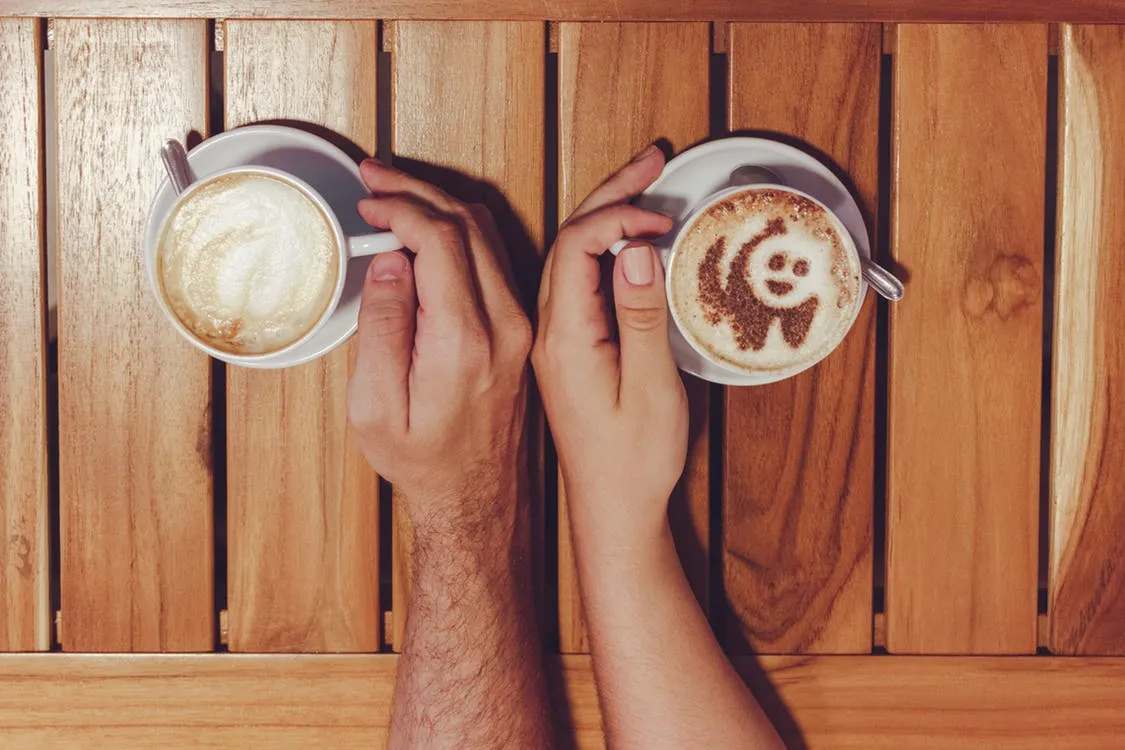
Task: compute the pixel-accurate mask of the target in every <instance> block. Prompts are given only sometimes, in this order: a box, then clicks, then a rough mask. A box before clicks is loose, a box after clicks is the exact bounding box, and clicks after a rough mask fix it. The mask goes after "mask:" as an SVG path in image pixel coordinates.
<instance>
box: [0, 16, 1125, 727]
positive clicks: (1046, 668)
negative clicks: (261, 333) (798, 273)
mask: <svg viewBox="0 0 1125 750" xmlns="http://www.w3.org/2000/svg"><path fill="white" fill-rule="evenodd" d="M930 5H931V4H930V3H926V2H923V0H839V1H836V0H817V2H811V3H796V2H792V0H785V1H784V2H783V1H782V0H757V1H756V2H753V3H751V2H738V1H737V0H697V1H696V2H692V3H682V2H676V1H674V0H649V1H648V2H640V0H622V1H621V2H617V3H606V2H604V0H597V1H595V0H577V1H576V2H570V3H562V2H544V3H528V2H525V0H466V1H465V2H461V3H444V2H443V3H438V2H436V1H435V0H417V1H408V0H370V2H360V1H359V0H325V1H323V2H318V1H317V0H262V2H258V3H253V4H251V3H248V2H242V1H241V0H167V1H166V2H152V1H151V0H149V2H145V3H139V2H135V1H133V0H92V1H86V2H80V1H79V0H4V1H3V2H0V253H2V254H0V591H2V592H3V597H4V607H3V608H0V651H8V652H13V653H9V654H5V655H3V656H0V737H2V738H3V739H2V741H0V744H2V745H3V747H5V748H24V747H27V748H45V747H66V748H71V747H106V748H119V747H126V746H136V747H181V746H185V745H188V744H191V745H193V746H206V747H236V746H237V747H283V746H294V747H302V746H303V747H307V746H311V745H312V744H313V743H323V744H324V745H326V746H328V747H340V748H343V747H369V746H371V745H372V744H374V745H376V746H381V745H382V743H383V742H384V739H385V734H386V726H387V716H388V706H389V701H390V695H391V686H392V679H393V673H394V669H395V659H396V657H395V656H394V654H393V652H394V650H395V649H396V647H397V646H398V645H399V643H400V642H401V638H400V636H401V632H402V623H403V621H404V617H405V612H406V608H407V606H408V603H409V587H408V580H409V577H408V575H407V572H408V569H409V564H410V552H409V549H408V545H406V544H403V543H401V542H402V540H404V539H405V538H406V537H405V534H404V533H403V530H402V528H401V526H402V524H401V522H400V519H398V518H396V516H395V513H394V509H393V502H392V494H393V493H392V491H391V489H390V488H388V487H381V486H380V482H379V479H378V477H376V476H375V475H374V474H373V473H372V472H371V471H370V470H369V468H368V467H367V465H366V464H365V463H364V461H363V459H362V457H361V456H360V454H359V452H358V451H357V449H356V447H355V445H354V444H353V442H352V441H351V439H350V438H349V436H348V434H347V430H346V425H345V417H344V386H345V382H346V379H347V376H348V369H349V366H350V358H351V347H345V348H343V349H342V350H340V351H337V352H335V353H333V354H332V355H330V356H328V357H325V358H324V359H322V360H319V361H316V362H313V363H310V364H307V365H303V366H301V367H298V368H294V369H291V370H287V371H285V372H259V371H251V370H245V369H239V368H233V367H232V368H228V367H224V366H222V365H218V364H215V363H213V362H211V361H209V360H208V359H207V358H206V357H205V356H203V355H201V354H200V353H199V352H197V351H195V350H194V349H193V348H191V347H190V346H189V345H187V344H185V343H184V342H182V341H181V340H179V339H178V338H177V337H176V336H174V335H173V334H172V333H171V331H170V329H169V328H168V326H167V324H166V323H165V321H163V320H162V319H161V318H160V316H159V314H158V312H157V309H156V306H155V304H154V301H153V299H152V298H151V294H150V292H149V290H148V288H147V285H146V282H145V280H144V279H143V277H142V264H141V258H140V254H139V248H138V234H139V231H140V228H141V226H142V223H143V221H144V214H145V210H146V208H147V206H148V201H149V198H150V196H151V194H152V192H153V190H154V188H155V187H156V185H157V184H158V182H159V180H160V179H161V176H162V175H161V167H160V163H159V161H158V160H157V158H156V149H157V146H158V144H159V143H160V142H161V140H162V139H164V138H167V137H170V136H179V137H185V136H186V137H188V138H189V139H192V138H193V139H195V140H198V139H199V138H201V137H206V136H208V135H212V134H214V133H217V132H220V131H222V130H225V129H229V128H233V127H236V126H238V125H241V124H244V123H248V122H256V121H264V120H269V121H277V120H284V121H294V122H298V123H302V127H307V128H310V129H313V130H314V131H316V132H320V133H322V134H324V133H328V134H330V135H331V136H332V137H333V139H335V140H337V141H338V142H342V143H344V144H345V145H346V147H347V148H348V149H349V150H351V151H352V152H353V153H354V154H355V155H356V156H357V157H359V156H361V155H362V154H371V153H376V152H378V153H379V154H380V155H382V156H383V157H384V158H393V159H394V160H395V161H396V162H398V163H405V164H406V165H407V168H409V169H411V170H413V171H415V172H416V173H418V174H419V175H421V176H423V177H427V178H430V179H433V180H435V181H437V182H439V183H441V184H443V185H445V186H446V187H448V188H449V189H450V190H451V191H453V192H456V193H458V194H459V195H461V196H462V197H465V198H468V199H476V200H482V199H483V200H485V201H486V202H488V203H489V204H490V205H491V206H492V208H493V209H494V210H495V211H496V212H497V213H498V215H499V216H500V218H501V223H502V224H503V227H504V231H505V233H506V236H507V240H508V243H509V245H510V248H511V251H512V253H513V254H514V256H515V260H516V264H517V266H518V268H519V270H520V275H521V277H522V281H523V282H524V283H525V285H526V288H527V290H529V291H530V290H532V289H534V288H535V286H536V275H537V268H538V261H539V258H540V256H541V253H542V251H543V248H544V245H545V244H546V243H547V242H549V240H550V238H551V236H552V234H553V231H554V229H555V228H556V227H557V224H558V221H559V218H560V217H564V216H565V215H566V214H567V213H568V212H569V211H570V210H571V209H572V208H573V207H574V206H575V205H576V203H577V201H578V200H579V199H580V198H581V197H582V196H583V195H584V194H585V193H586V192H587V191H589V190H590V188H591V187H592V186H594V185H595V184H596V183H597V182H598V181H600V180H601V179H602V178H603V177H604V176H605V175H606V174H607V173H608V172H610V171H611V170H612V169H613V168H614V167H615V165H617V164H619V163H621V162H622V161H624V160H625V159H627V158H628V157H629V156H630V155H631V154H632V153H634V152H635V151H637V150H638V149H639V148H641V147H642V146H644V145H645V144H647V143H649V142H651V141H653V140H656V139H660V140H662V141H663V142H664V143H665V144H666V145H667V146H669V147H670V148H671V149H673V150H676V151H678V150H681V149H683V148H685V147H687V146H689V145H691V144H693V143H697V142H699V141H702V140H705V139H708V138H711V137H716V136H720V135H723V134H726V133H729V132H744V133H755V134H768V135H771V136H774V137H778V138H781V139H783V140H785V141H788V142H794V143H797V144H799V145H800V146H802V147H803V148H805V149H807V150H809V151H811V152H812V153H814V154H816V155H818V156H819V157H821V158H822V159H824V160H825V161H826V162H827V163H829V164H830V165H832V166H833V167H834V168H835V169H837V171H838V172H839V173H840V174H842V175H846V176H847V178H848V180H849V183H850V185H851V186H852V188H853V189H854V192H855V194H856V195H857V197H858V198H859V199H860V202H861V205H862V206H863V208H864V210H865V211H866V214H867V219H868V223H869V225H870V226H871V227H873V228H875V232H874V234H875V244H876V246H877V247H878V248H880V253H881V255H882V258H883V260H884V261H886V262H887V263H889V264H891V265H892V266H894V267H895V268H897V269H898V271H900V272H901V273H902V275H903V276H904V277H906V278H907V279H908V284H907V296H906V299H905V301H903V302H901V303H899V304H898V305H895V306H893V307H890V308H888V307H885V306H883V305H882V304H876V301H875V300H874V299H873V298H871V297H870V296H869V299H868V300H867V302H866V306H865V308H864V310H863V312H862V314H861V317H860V319H859V322H858V323H857V325H856V327H855V330H853V331H852V333H851V334H850V335H849V337H848V339H847V341H846V342H845V344H844V345H843V346H842V347H841V348H840V349H839V350H838V351H837V352H836V353H834V354H833V355H832V356H831V357H830V358H828V359H827V360H826V361H825V362H824V363H823V364H821V365H820V366H818V367H816V368H815V369H813V370H812V371H810V372H808V373H806V374H804V375H802V376H799V377H796V378H793V379H791V380H787V381H785V382H783V383H779V384H776V385H772V386H768V387H761V388H753V389H731V390H726V391H724V390H723V389H722V388H720V387H717V386H709V385H707V384H704V383H701V382H696V381H692V382H689V383H688V387H689V391H690V394H691V401H692V415H693V431H692V434H693V442H692V448H691V453H690V457H689V462H688V467H687V471H686V472H685V475H684V479H683V481H682V482H681V484H680V487H679V488H678V490H677V493H676V496H675V497H674V499H673V504H672V511H671V515H672V519H673V525H674V528H675V532H676V535H677V542H678V548H679V549H680V551H681V555H682V557H683V560H684V564H685V566H686V568H687V570H688V572H689V575H690V577H691V580H692V582H693V585H694V587H695V590H696V592H697V594H698V596H699V598H700V600H701V602H702V603H703V605H704V606H705V607H706V609H707V611H708V613H709V616H710V617H711V618H712V622H713V624H714V627H715V629H716V632H717V633H718V634H719V637H720V639H721V641H722V643H723V644H724V646H725V647H726V649H727V650H728V651H729V652H730V653H731V655H732V658H733V659H734V660H735V662H736V664H737V665H738V666H739V668H740V670H742V672H743V673H744V674H745V675H746V677H747V679H748V680H749V681H750V682H751V684H752V685H753V686H754V688H755V690H756V691H757V692H758V694H759V696H760V698H761V700H762V701H763V702H764V703H765V704H766V705H767V707H768V708H769V710H770V712H771V715H772V716H773V717H774V719H775V720H776V721H777V722H778V723H779V725H780V726H781V727H782V729H783V731H784V732H785V733H786V734H787V736H788V737H789V739H790V742H791V744H792V745H793V746H795V747H802V746H806V745H807V746H810V747H832V748H837V747H863V748H869V747H894V748H900V747H911V746H926V747H963V746H966V745H975V746H981V747H990V748H993V747H1020V748H1023V747H1033V746H1042V747H1053V748H1054V747H1081V748H1091V747H1115V746H1117V747H1119V746H1120V745H1121V743H1122V742H1125V739H1123V738H1125V658H1122V657H1125V330H1123V326H1125V292H1122V288H1123V285H1125V253H1123V251H1122V245H1123V244H1125V199H1123V197H1122V188H1123V186H1125V75H1123V74H1122V71H1125V26H1116V25H1113V24H1125V3H1120V2H1116V1H1115V0H1074V1H1073V2H1069V3H1060V2H1046V0H1010V1H1009V2H1007V3H1004V4H1003V5H1002V7H994V6H995V5H999V4H986V3H979V2H974V1H973V0H959V1H958V2H949V3H943V4H941V5H942V7H941V8H933V7H930ZM438 18H444V19H447V20H431V19H438ZM266 19H271V20H266ZM295 19H305V20H295ZM339 19H346V20H339ZM449 19H452V20H449ZM949 21H953V22H960V21H971V22H978V23H968V24H950V25H942V24H940V23H938V22H949ZM984 22H989V23H984ZM1072 22H1079V23H1077V24H1076V25H1072ZM1097 24H1103V25H1097ZM48 258H50V262H48V260H47V259H48ZM48 299H50V300H51V301H52V302H51V303H50V304H48V302H47V300H48ZM55 300H57V305H56V304H55V303H54V301H55ZM56 316H57V318H56ZM56 331H57V337H56ZM532 428H533V429H532V432H533V435H534V436H535V439H534V440H533V441H532V443H533V444H532V446H531V452H530V455H529V461H530V465H531V467H532V473H533V475H534V477H535V483H534V484H535V487H536V492H535V507H536V511H537V515H536V518H537V530H538V534H539V537H540V543H539V544H538V545H537V550H538V553H539V555H538V557H537V559H536V561H535V565H536V570H535V574H536V578H537V581H538V582H539V586H538V592H539V595H540V600H541V603H542V605H543V606H542V610H543V612H544V617H543V621H544V637H545V641H546V643H547V645H548V649H549V650H550V651H551V652H552V653H555V654H559V655H558V656H554V657H552V658H551V659H550V660H549V661H550V668H551V680H552V685H553V690H554V691H555V692H554V695H555V701H556V705H557V707H558V716H559V721H560V731H561V733H562V735H563V736H564V738H567V739H566V742H570V741H571V740H573V741H574V742H576V743H577V745H579V746H581V747H598V746H601V745H602V744H603V738H602V734H601V729H600V723H599V717H598V713H597V704H596V699H595V695H594V690H593V683H592V676H591V672H590V663H589V657H588V656H586V655H584V654H585V653H586V652H587V651H588V642H587V639H586V634H585V630H584V627H583V622H582V614H581V612H580V610H579V607H578V598H577V592H576V581H575V575H574V569H573V559H572V552H571V545H570V539H569V535H568V532H567V526H566V504H565V490H564V488H561V487H560V486H559V485H560V483H559V482H558V481H557V480H556V478H555V476H556V475H555V471H556V470H555V465H554V457H553V454H552V452H551V450H550V448H549V445H548V442H549V441H548V440H546V438H545V437H544V433H543V427H542V420H541V417H535V416H533V417H532ZM396 530H397V531H396ZM666 647H667V648H668V649H675V648H676V647H677V644H676V643H675V642H671V641H669V642H668V643H667V645H666ZM48 651H49V652H52V653H32V652H48ZM59 651H61V652H62V653H57V652H59ZM15 652H21V653H15ZM215 652H222V653H215ZM228 652H229V653H228ZM754 654H757V656H754Z"/></svg>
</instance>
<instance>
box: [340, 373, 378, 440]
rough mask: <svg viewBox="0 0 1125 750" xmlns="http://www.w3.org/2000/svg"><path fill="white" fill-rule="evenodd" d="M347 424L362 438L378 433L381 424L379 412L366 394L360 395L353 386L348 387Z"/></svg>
mask: <svg viewBox="0 0 1125 750" xmlns="http://www.w3.org/2000/svg"><path fill="white" fill-rule="evenodd" d="M347 414H348V424H350V425H351V426H352V428H353V429H354V430H355V431H356V432H357V433H359V434H360V435H362V436H365V437H366V436H368V435H370V434H373V433H377V432H378V428H379V426H380V424H381V418H380V415H379V410H378V408H376V405H375V402H374V400H373V399H371V398H369V397H368V394H365V393H360V392H359V391H358V390H357V389H356V387H355V386H354V385H349V386H348V395H347Z"/></svg>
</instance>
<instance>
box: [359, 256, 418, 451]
mask: <svg viewBox="0 0 1125 750" xmlns="http://www.w3.org/2000/svg"><path fill="white" fill-rule="evenodd" d="M417 306H418V305H417V298H416V296H415V289H414V275H413V273H412V272H411V268H410V261H409V260H407V258H406V254H405V253H403V252H393V253H385V254H383V255H376V256H375V257H374V258H372V259H371V264H370V265H369V266H368V267H367V278H366V279H365V280H364V285H363V296H362V298H361V299H360V308H359V329H358V331H357V332H356V360H355V372H354V373H353V375H352V378H351V381H350V382H349V384H348V414H349V417H350V418H351V419H352V421H353V424H355V425H356V426H357V427H361V428H362V427H364V426H371V427H374V428H375V429H381V428H386V427H389V428H390V429H392V430H400V431H401V430H405V429H406V427H407V426H408V422H409V418H408V413H409V403H410V401H409V389H408V383H409V376H410V363H411V359H412V357H413V352H414V329H415V315H416V312H417Z"/></svg>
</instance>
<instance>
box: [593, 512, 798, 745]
mask: <svg viewBox="0 0 1125 750" xmlns="http://www.w3.org/2000/svg"><path fill="white" fill-rule="evenodd" d="M582 536H583V535H582V533H581V530H579V531H578V532H577V533H576V537H577V538H578V539H581V538H582ZM577 545H578V562H579V576H580V585H581V589H582V599H583V603H584V606H585V612H586V621H587V625H588V627H589V631H590V641H591V649H592V652H593V659H594V670H595V673H596V676H597V681H598V690H599V696H600V699H601V704H602V711H603V719H604V722H605V726H606V732H607V734H608V737H609V740H610V742H611V744H612V745H613V746H614V747H644V748H658V747H693V746H694V747H726V748H743V747H744V748H767V747H770V748H772V747H781V745H780V742H779V740H778V739H777V735H776V733H775V732H774V730H773V728H772V726H771V725H770V723H769V721H768V720H767V719H766V717H765V716H764V714H763V713H762V711H761V709H760V708H759V707H758V704H757V703H756V701H755V700H754V698H753V697H752V696H751V694H750V692H749V690H748V689H747V688H746V686H745V685H744V684H743V683H742V681H741V679H740V678H739V676H738V675H737V674H736V673H735V671H734V669H733V668H732V667H731V665H730V663H729V661H728V660H727V658H726V656H725V655H724V654H723V652H722V650H721V649H720V648H719V645H718V643H717V642H716V641H715V638H714V636H713V634H712V633H711V630H710V627H709V625H708V623H707V620H706V618H705V617H704V615H703V612H702V611H701V610H700V608H699V606H698V604H697V603H696V601H695V597H694V595H693V594H692V591H691V588H690V586H689V584H688V582H687V579H686V577H685V576H684V572H683V568H682V567H681V566H680V562H679V559H678V558H677V556H676V552H675V548H674V546H673V543H672V538H671V534H670V533H668V530H667V526H666V525H662V526H661V528H660V529H659V530H656V531H654V532H653V534H652V539H651V540H649V541H642V542H641V543H638V544H636V545H635V546H633V547H631V548H629V549H626V550H624V551H622V550H621V548H616V549H613V548H608V547H606V546H598V545H597V544H596V543H595V544H587V545H583V544H582V543H581V541H578V542H577Z"/></svg>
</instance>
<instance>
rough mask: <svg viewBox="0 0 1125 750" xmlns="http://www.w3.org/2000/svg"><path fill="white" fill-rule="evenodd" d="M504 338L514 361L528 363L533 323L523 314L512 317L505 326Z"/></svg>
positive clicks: (519, 313)
mask: <svg viewBox="0 0 1125 750" xmlns="http://www.w3.org/2000/svg"><path fill="white" fill-rule="evenodd" d="M504 336H505V340H506V342H507V345H508V347H509V351H510V352H511V357H512V359H514V360H517V361H520V362H523V361H526V360H527V357H528V355H529V354H530V352H531V343H532V339H533V334H532V331H531V322H530V321H529V320H528V319H527V316H526V315H524V314H523V312H518V313H515V314H513V315H512V319H511V320H510V321H509V322H508V323H507V324H506V326H505V334H504Z"/></svg>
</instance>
